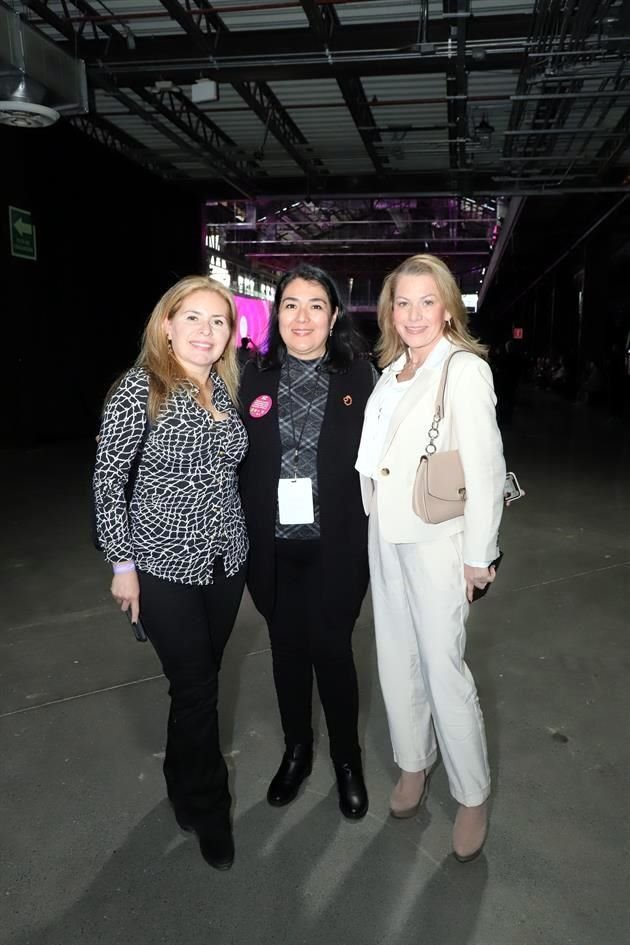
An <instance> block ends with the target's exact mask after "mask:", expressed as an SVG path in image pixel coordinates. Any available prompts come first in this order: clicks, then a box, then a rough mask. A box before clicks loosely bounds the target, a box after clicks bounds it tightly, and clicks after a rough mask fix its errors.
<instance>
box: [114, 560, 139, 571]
mask: <svg viewBox="0 0 630 945" xmlns="http://www.w3.org/2000/svg"><path fill="white" fill-rule="evenodd" d="M112 569H113V571H114V574H127V572H128V571H135V570H136V565H135V562H133V561H125V562H124V563H123V564H113V565H112Z"/></svg>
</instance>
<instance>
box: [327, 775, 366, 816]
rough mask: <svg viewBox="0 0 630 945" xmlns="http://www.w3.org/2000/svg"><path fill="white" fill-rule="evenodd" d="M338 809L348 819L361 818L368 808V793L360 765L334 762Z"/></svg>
mask: <svg viewBox="0 0 630 945" xmlns="http://www.w3.org/2000/svg"><path fill="white" fill-rule="evenodd" d="M335 774H336V775H337V790H338V791H339V810H340V811H341V813H342V814H343V816H344V817H347V818H348V819H349V820H361V818H362V817H365V815H366V814H367V810H368V804H369V802H368V794H367V788H366V787H365V781H364V780H363V772H362V770H361V765H360V764H356V765H351V764H336V765H335Z"/></svg>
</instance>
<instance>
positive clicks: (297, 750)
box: [267, 745, 313, 807]
mask: <svg viewBox="0 0 630 945" xmlns="http://www.w3.org/2000/svg"><path fill="white" fill-rule="evenodd" d="M312 767H313V746H312V745H295V746H294V747H293V748H287V750H286V751H285V753H284V755H283V757H282V761H281V762H280V767H279V768H278V770H277V772H276V773H275V775H274V777H273V779H272V781H271V784H270V785H269V790H268V791H267V800H268V801H269V803H270V804H271V805H272V807H284V805H285V804H290V803H291V801H292V800H294V799H295V798H296V797H297V792H298V791H299V789H300V784H301V783H302V781H304V779H305V778H308V776H309V774H310V773H311V769H312Z"/></svg>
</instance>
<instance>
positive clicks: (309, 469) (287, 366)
mask: <svg viewBox="0 0 630 945" xmlns="http://www.w3.org/2000/svg"><path fill="white" fill-rule="evenodd" d="M319 366H320V359H317V360H312V361H302V360H301V359H299V358H292V357H291V355H289V354H287V356H286V358H285V361H284V364H283V365H282V371H281V373H280V383H279V385H278V426H279V428H280V442H281V444H282V460H281V465H280V477H281V478H282V479H290V478H291V477H292V476H294V475H295V461H294V460H295V446H296V440H298V441H300V434H302V439H301V441H300V449H299V455H298V465H297V475H298V478H300V479H302V478H310V479H311V480H312V483H313V511H314V519H315V521H314V522H313V523H312V524H306V525H281V524H280V520H279V518H278V517H276V538H298V539H309V538H311V539H313V538H319V500H318V485H317V446H318V443H319V434H320V431H321V428H322V423H323V421H324V411H325V410H326V401H327V399H328V385H329V381H330V377H329V375H328V373H327V372H326V371H321V370H319ZM291 408H292V409H293V422H291ZM294 427H295V429H294ZM302 430H303V431H304V432H303V433H302ZM294 434H295V435H294ZM276 516H277V513H276Z"/></svg>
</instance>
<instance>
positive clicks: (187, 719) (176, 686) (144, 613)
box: [138, 562, 245, 823]
mask: <svg viewBox="0 0 630 945" xmlns="http://www.w3.org/2000/svg"><path fill="white" fill-rule="evenodd" d="M138 576H139V578H140V614H141V619H142V623H143V625H144V628H145V630H146V633H147V636H148V637H149V639H150V641H151V643H152V644H153V646H154V647H155V651H156V653H157V655H158V656H159V658H160V662H161V663H162V667H163V669H164V675H165V676H166V678H167V679H168V681H169V683H170V688H169V694H170V697H171V708H170V712H169V717H168V731H167V740H166V755H165V759H164V777H165V779H166V787H167V791H168V796H169V798H170V799H171V801H172V803H173V804H174V805H175V806H176V807H177V808H178V809H179V810H181V811H182V813H184V814H185V815H186V817H188V818H190V819H191V820H192V821H193V822H195V823H202V822H204V821H207V822H209V821H212V819H213V818H215V817H219V818H222V817H225V816H227V815H229V810H230V802H231V799H230V793H229V790H228V777H227V767H226V764H225V761H224V760H223V756H222V754H221V748H220V746H219V724H218V715H217V701H218V694H219V669H220V666H221V659H222V656H223V650H224V649H225V644H226V643H227V641H228V638H229V636H230V633H231V632H232V627H233V626H234V621H235V620H236V614H237V612H238V608H239V604H240V602H241V597H242V594H243V587H244V584H245V568H242V569H241V571H239V573H238V574H236V575H234V576H233V577H230V578H227V577H225V573H224V571H223V567H222V564H219V567H217V562H215V569H214V583H213V584H208V585H205V586H203V587H201V586H196V585H189V584H176V583H174V582H172V581H164V580H161V579H160V578H156V577H153V575H151V574H147V573H142V572H139V575H138Z"/></svg>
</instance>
